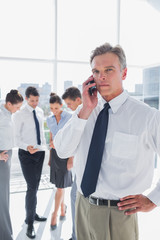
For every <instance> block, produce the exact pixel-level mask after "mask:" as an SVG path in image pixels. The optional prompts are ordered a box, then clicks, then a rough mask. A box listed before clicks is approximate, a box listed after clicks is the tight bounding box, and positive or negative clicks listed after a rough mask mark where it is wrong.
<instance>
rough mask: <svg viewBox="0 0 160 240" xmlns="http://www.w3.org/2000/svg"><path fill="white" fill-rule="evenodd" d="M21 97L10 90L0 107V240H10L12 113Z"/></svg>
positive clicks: (21, 100) (17, 106)
mask: <svg viewBox="0 0 160 240" xmlns="http://www.w3.org/2000/svg"><path fill="white" fill-rule="evenodd" d="M22 102H23V97H22V95H21V94H20V93H19V92H18V91H17V90H11V91H10V92H9V93H8V94H7V95H6V101H5V104H4V105H3V104H2V105H1V106H0V216H1V217H0V239H3V240H12V239H13V238H12V226H11V220H10V215H9V182H10V165H11V155H12V148H13V146H14V144H13V125H12V118H11V116H12V113H15V112H16V111H17V110H19V109H20V107H21V105H22Z"/></svg>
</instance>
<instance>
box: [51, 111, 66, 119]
mask: <svg viewBox="0 0 160 240" xmlns="http://www.w3.org/2000/svg"><path fill="white" fill-rule="evenodd" d="M52 117H53V118H54V117H55V115H54V114H53V115H52ZM64 117H65V112H64V110H63V111H62V112H61V118H64Z"/></svg>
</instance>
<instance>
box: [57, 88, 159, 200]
mask: <svg viewBox="0 0 160 240" xmlns="http://www.w3.org/2000/svg"><path fill="white" fill-rule="evenodd" d="M104 103H105V100H104V99H100V101H99V102H98V105H97V106H96V108H95V109H94V110H93V112H92V114H91V115H90V117H89V118H88V120H84V119H80V118H78V116H77V114H78V112H79V111H80V108H79V109H77V111H76V112H75V114H74V115H73V116H72V118H71V119H70V120H69V121H68V122H67V123H66V125H65V126H64V128H63V129H61V130H60V131H59V132H58V133H57V135H56V137H55V140H54V144H55V148H56V150H57V153H58V155H59V157H61V158H66V157H70V156H75V161H76V163H75V168H76V176H77V189H78V191H79V192H80V193H82V191H81V188H80V184H81V181H82V177H83V172H84V169H85V165H86V160H87V155H88V150H89V146H90V142H91V137H92V133H93V129H94V125H95V122H96V119H97V116H98V114H99V112H100V111H101V110H102V108H103V105H104ZM109 104H110V106H111V108H110V109H109V123H108V132H107V136H106V142H105V147H104V153H103V158H102V164H101V169H100V173H99V178H98V182H97V186H96V191H95V193H93V196H95V197H99V198H103V199H119V198H121V197H124V196H127V195H132V194H141V193H143V192H144V191H145V190H146V189H148V188H150V186H151V183H152V178H153V173H154V162H155V161H154V160H155V152H156V153H158V154H159V155H160V111H158V110H156V109H155V108H151V107H149V106H148V105H146V104H144V103H143V102H140V101H137V100H135V99H134V98H132V97H130V96H129V95H128V93H127V92H125V91H124V92H123V93H122V94H120V95H119V96H117V97H116V98H114V99H112V100H111V101H110V102H109ZM148 198H150V199H151V200H152V201H153V202H154V203H155V204H156V205H160V182H158V183H157V186H156V188H155V189H154V190H153V191H152V192H151V193H150V194H149V195H148Z"/></svg>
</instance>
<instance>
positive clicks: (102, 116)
mask: <svg viewBox="0 0 160 240" xmlns="http://www.w3.org/2000/svg"><path fill="white" fill-rule="evenodd" d="M109 108H110V106H109V103H105V105H104V108H103V109H102V110H101V112H100V113H99V115H98V117H97V121H96V124H95V127H94V131H93V135H92V139H91V144H90V147H89V152H88V157H87V162H86V167H85V170H84V174H83V178H82V182H81V189H82V192H83V194H84V196H85V197H88V196H89V195H90V194H92V193H93V192H95V190H96V185H97V180H98V176H99V171H100V167H101V162H102V156H103V151H104V145H105V139H106V134H107V127H108V119H109V113H108V109H109Z"/></svg>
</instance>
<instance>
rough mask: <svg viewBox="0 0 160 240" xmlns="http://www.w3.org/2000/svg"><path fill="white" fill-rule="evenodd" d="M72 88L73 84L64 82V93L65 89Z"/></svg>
mask: <svg viewBox="0 0 160 240" xmlns="http://www.w3.org/2000/svg"><path fill="white" fill-rule="evenodd" d="M72 86H73V82H72V81H69V80H67V81H64V92H65V91H66V89H67V88H69V87H72Z"/></svg>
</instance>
